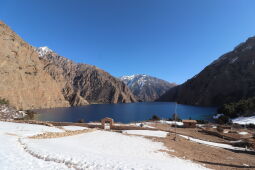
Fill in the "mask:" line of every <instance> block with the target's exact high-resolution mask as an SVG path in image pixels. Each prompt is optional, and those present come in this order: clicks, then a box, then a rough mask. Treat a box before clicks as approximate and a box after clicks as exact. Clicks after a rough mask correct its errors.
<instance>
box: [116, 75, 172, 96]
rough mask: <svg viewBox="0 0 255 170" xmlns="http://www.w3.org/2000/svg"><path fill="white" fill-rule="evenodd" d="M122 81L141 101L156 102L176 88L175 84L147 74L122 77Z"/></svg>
mask: <svg viewBox="0 0 255 170" xmlns="http://www.w3.org/2000/svg"><path fill="white" fill-rule="evenodd" d="M120 80H121V81H123V82H124V83H125V84H127V85H128V87H129V88H130V89H131V91H132V92H133V94H134V95H135V96H136V98H137V100H139V101H154V100H156V99H158V98H159V97H160V96H161V95H163V94H164V93H165V92H166V91H167V90H169V89H171V88H172V87H174V86H176V84H175V83H169V82H167V81H164V80H161V79H158V78H156V77H152V76H148V75H145V74H137V75H131V76H122V77H120Z"/></svg>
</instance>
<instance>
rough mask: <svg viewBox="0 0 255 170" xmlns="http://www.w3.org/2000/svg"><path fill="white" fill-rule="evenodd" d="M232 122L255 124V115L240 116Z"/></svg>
mask: <svg viewBox="0 0 255 170" xmlns="http://www.w3.org/2000/svg"><path fill="white" fill-rule="evenodd" d="M232 122H233V123H236V124H240V125H247V124H255V116H251V117H238V118H235V119H232Z"/></svg>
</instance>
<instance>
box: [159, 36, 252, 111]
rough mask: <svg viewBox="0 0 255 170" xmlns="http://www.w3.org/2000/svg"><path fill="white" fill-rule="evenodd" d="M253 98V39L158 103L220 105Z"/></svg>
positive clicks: (171, 91) (216, 61)
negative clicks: (174, 102) (175, 102)
mask: <svg viewBox="0 0 255 170" xmlns="http://www.w3.org/2000/svg"><path fill="white" fill-rule="evenodd" d="M253 96H255V37H251V38H249V39H247V40H246V41H245V42H243V43H241V44H240V45H238V46H237V47H235V48H234V49H233V50H232V51H231V52H228V53H226V54H224V55H222V56H221V57H219V59H217V60H215V61H214V62H212V63H211V64H210V65H208V66H207V67H205V68H204V69H203V70H202V71H201V72H200V73H199V74H197V75H195V76H194V77H193V78H191V79H189V80H187V81H186V82H185V83H183V84H181V85H179V86H176V87H174V88H172V89H170V90H169V91H167V92H166V93H165V94H164V95H162V96H161V97H160V98H159V99H158V101H177V102H178V103H182V104H190V105H202V106H220V105H223V104H226V103H231V102H236V101H239V100H240V99H247V98H249V97H253Z"/></svg>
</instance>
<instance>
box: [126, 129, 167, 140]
mask: <svg viewBox="0 0 255 170" xmlns="http://www.w3.org/2000/svg"><path fill="white" fill-rule="evenodd" d="M122 133H125V134H129V135H142V136H153V137H159V138H165V137H166V136H167V134H168V132H164V131H160V130H123V131H122Z"/></svg>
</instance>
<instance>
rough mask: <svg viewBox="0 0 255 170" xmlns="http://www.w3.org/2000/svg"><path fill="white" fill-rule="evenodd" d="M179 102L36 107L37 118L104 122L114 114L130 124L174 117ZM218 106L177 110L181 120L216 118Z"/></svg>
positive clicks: (179, 107)
mask: <svg viewBox="0 0 255 170" xmlns="http://www.w3.org/2000/svg"><path fill="white" fill-rule="evenodd" d="M175 106H176V104H175V103H171V102H143V103H127V104H93V105H86V106H79V107H69V108H54V109H40V110H35V111H36V112H37V113H39V114H36V115H35V119H36V120H41V121H56V122H77V121H79V120H81V119H83V120H84V122H90V121H100V120H101V119H102V118H105V117H110V118H113V119H114V121H115V122H122V123H130V122H137V121H144V120H148V119H150V118H151V117H152V116H153V115H157V116H158V117H160V118H162V119H167V118H172V115H173V113H174V111H175ZM216 110H217V108H215V107H197V106H189V105H181V104H178V105H177V109H176V112H177V114H178V116H179V117H180V118H181V119H189V118H191V119H195V120H212V115H213V114H215V113H216Z"/></svg>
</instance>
